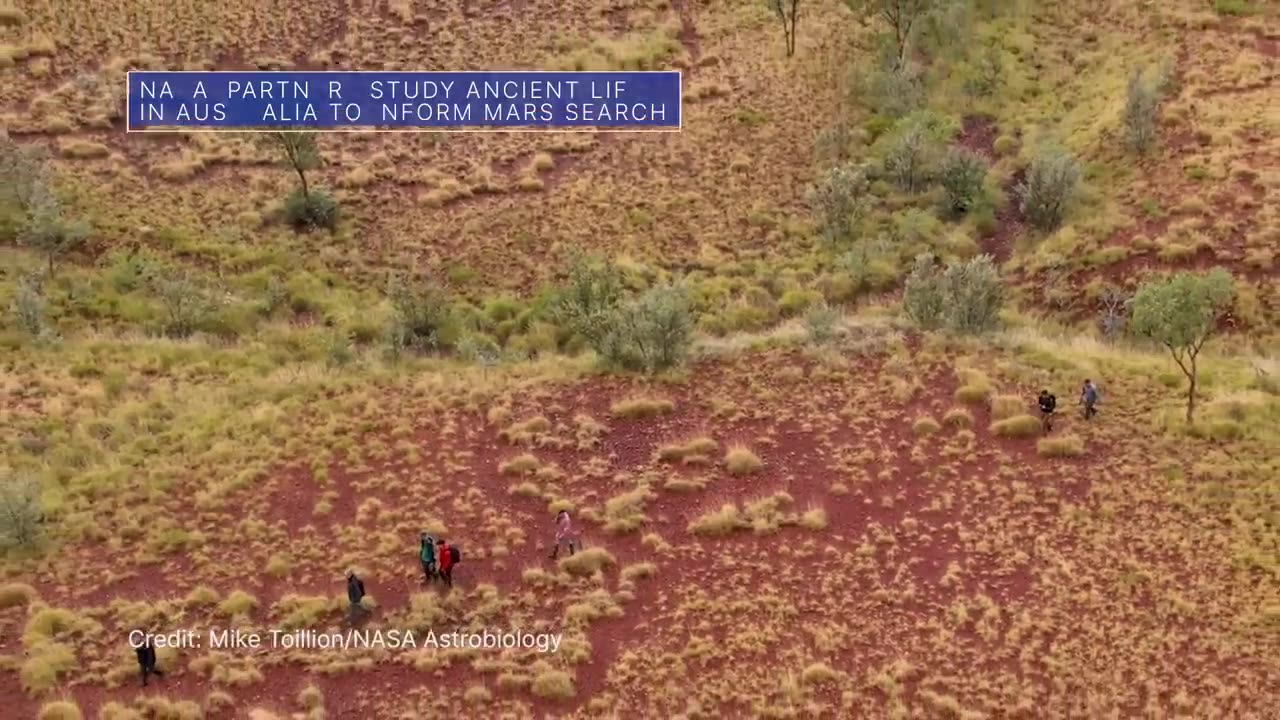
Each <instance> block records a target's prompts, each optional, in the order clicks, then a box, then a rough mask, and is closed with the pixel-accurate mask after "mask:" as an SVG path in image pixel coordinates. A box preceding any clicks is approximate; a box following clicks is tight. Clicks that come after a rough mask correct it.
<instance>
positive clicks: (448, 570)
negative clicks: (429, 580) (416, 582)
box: [436, 538, 453, 587]
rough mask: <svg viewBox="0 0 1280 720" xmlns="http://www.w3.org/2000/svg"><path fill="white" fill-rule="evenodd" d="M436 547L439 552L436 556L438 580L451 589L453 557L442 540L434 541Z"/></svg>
mask: <svg viewBox="0 0 1280 720" xmlns="http://www.w3.org/2000/svg"><path fill="white" fill-rule="evenodd" d="M436 547H437V548H438V549H439V552H438V553H437V554H436V568H438V570H437V572H439V573H440V579H441V580H444V584H445V585H448V586H449V587H453V555H452V554H450V552H449V543H447V542H445V541H444V538H440V539H439V540H436Z"/></svg>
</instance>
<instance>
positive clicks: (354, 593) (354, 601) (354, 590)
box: [347, 571, 364, 625]
mask: <svg viewBox="0 0 1280 720" xmlns="http://www.w3.org/2000/svg"><path fill="white" fill-rule="evenodd" d="M361 600H364V581H363V580H361V579H360V578H359V577H357V576H356V574H355V571H351V572H348V573H347V602H349V603H350V605H349V606H348V607H347V621H348V622H350V623H351V624H353V625H354V624H355V622H356V616H357V615H358V614H359V613H360V612H362V611H363V610H364V606H363V605H361V604H360V601H361Z"/></svg>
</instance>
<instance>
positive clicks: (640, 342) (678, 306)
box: [596, 286, 693, 372]
mask: <svg viewBox="0 0 1280 720" xmlns="http://www.w3.org/2000/svg"><path fill="white" fill-rule="evenodd" d="M608 323H609V330H608V332H607V334H606V335H605V336H604V337H603V338H602V339H601V340H600V342H599V343H598V346H597V347H596V352H598V353H599V354H600V357H601V359H602V360H604V361H605V363H607V364H608V365H610V366H613V367H617V368H621V369H624V370H642V371H645V372H658V371H661V370H666V369H668V368H672V367H675V366H677V365H679V364H681V363H683V362H684V359H685V356H686V355H687V354H688V352H689V349H690V348H691V347H692V345H693V314H692V313H691V312H690V309H689V298H688V295H687V293H686V292H685V291H684V289H683V288H677V287H673V286H664V287H655V288H651V289H649V290H646V291H645V292H644V293H642V294H641V295H640V296H639V297H638V298H636V299H634V300H631V301H628V302H627V303H626V304H624V305H623V306H622V307H620V308H618V309H617V310H615V311H614V312H613V313H611V316H610V318H609V320H608Z"/></svg>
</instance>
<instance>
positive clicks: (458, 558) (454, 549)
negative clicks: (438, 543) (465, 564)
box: [449, 545, 462, 565]
mask: <svg viewBox="0 0 1280 720" xmlns="http://www.w3.org/2000/svg"><path fill="white" fill-rule="evenodd" d="M460 562H462V551H461V550H459V549H458V546H457V545H450V546H449V564H450V565H455V564H457V563H460Z"/></svg>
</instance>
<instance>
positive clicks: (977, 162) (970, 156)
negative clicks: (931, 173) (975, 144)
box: [938, 148, 987, 215]
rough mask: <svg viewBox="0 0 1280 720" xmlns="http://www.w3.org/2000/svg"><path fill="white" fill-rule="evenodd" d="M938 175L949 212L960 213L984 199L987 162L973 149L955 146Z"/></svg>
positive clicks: (943, 162)
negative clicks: (983, 186)
mask: <svg viewBox="0 0 1280 720" xmlns="http://www.w3.org/2000/svg"><path fill="white" fill-rule="evenodd" d="M938 176H939V180H940V181H941V183H942V189H943V191H944V192H945V193H946V209H947V212H949V213H952V214H955V215H960V214H963V213H966V212H968V211H969V209H970V208H972V207H973V206H974V205H976V204H977V203H978V201H979V200H981V199H982V183H983V182H984V181H985V180H986V178H987V163H986V161H985V160H983V159H982V156H980V155H978V154H977V153H975V152H973V151H971V150H968V149H966V148H953V149H952V150H951V151H950V152H948V153H947V156H946V158H945V159H944V160H943V161H942V167H941V169H940V170H939V173H938Z"/></svg>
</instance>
